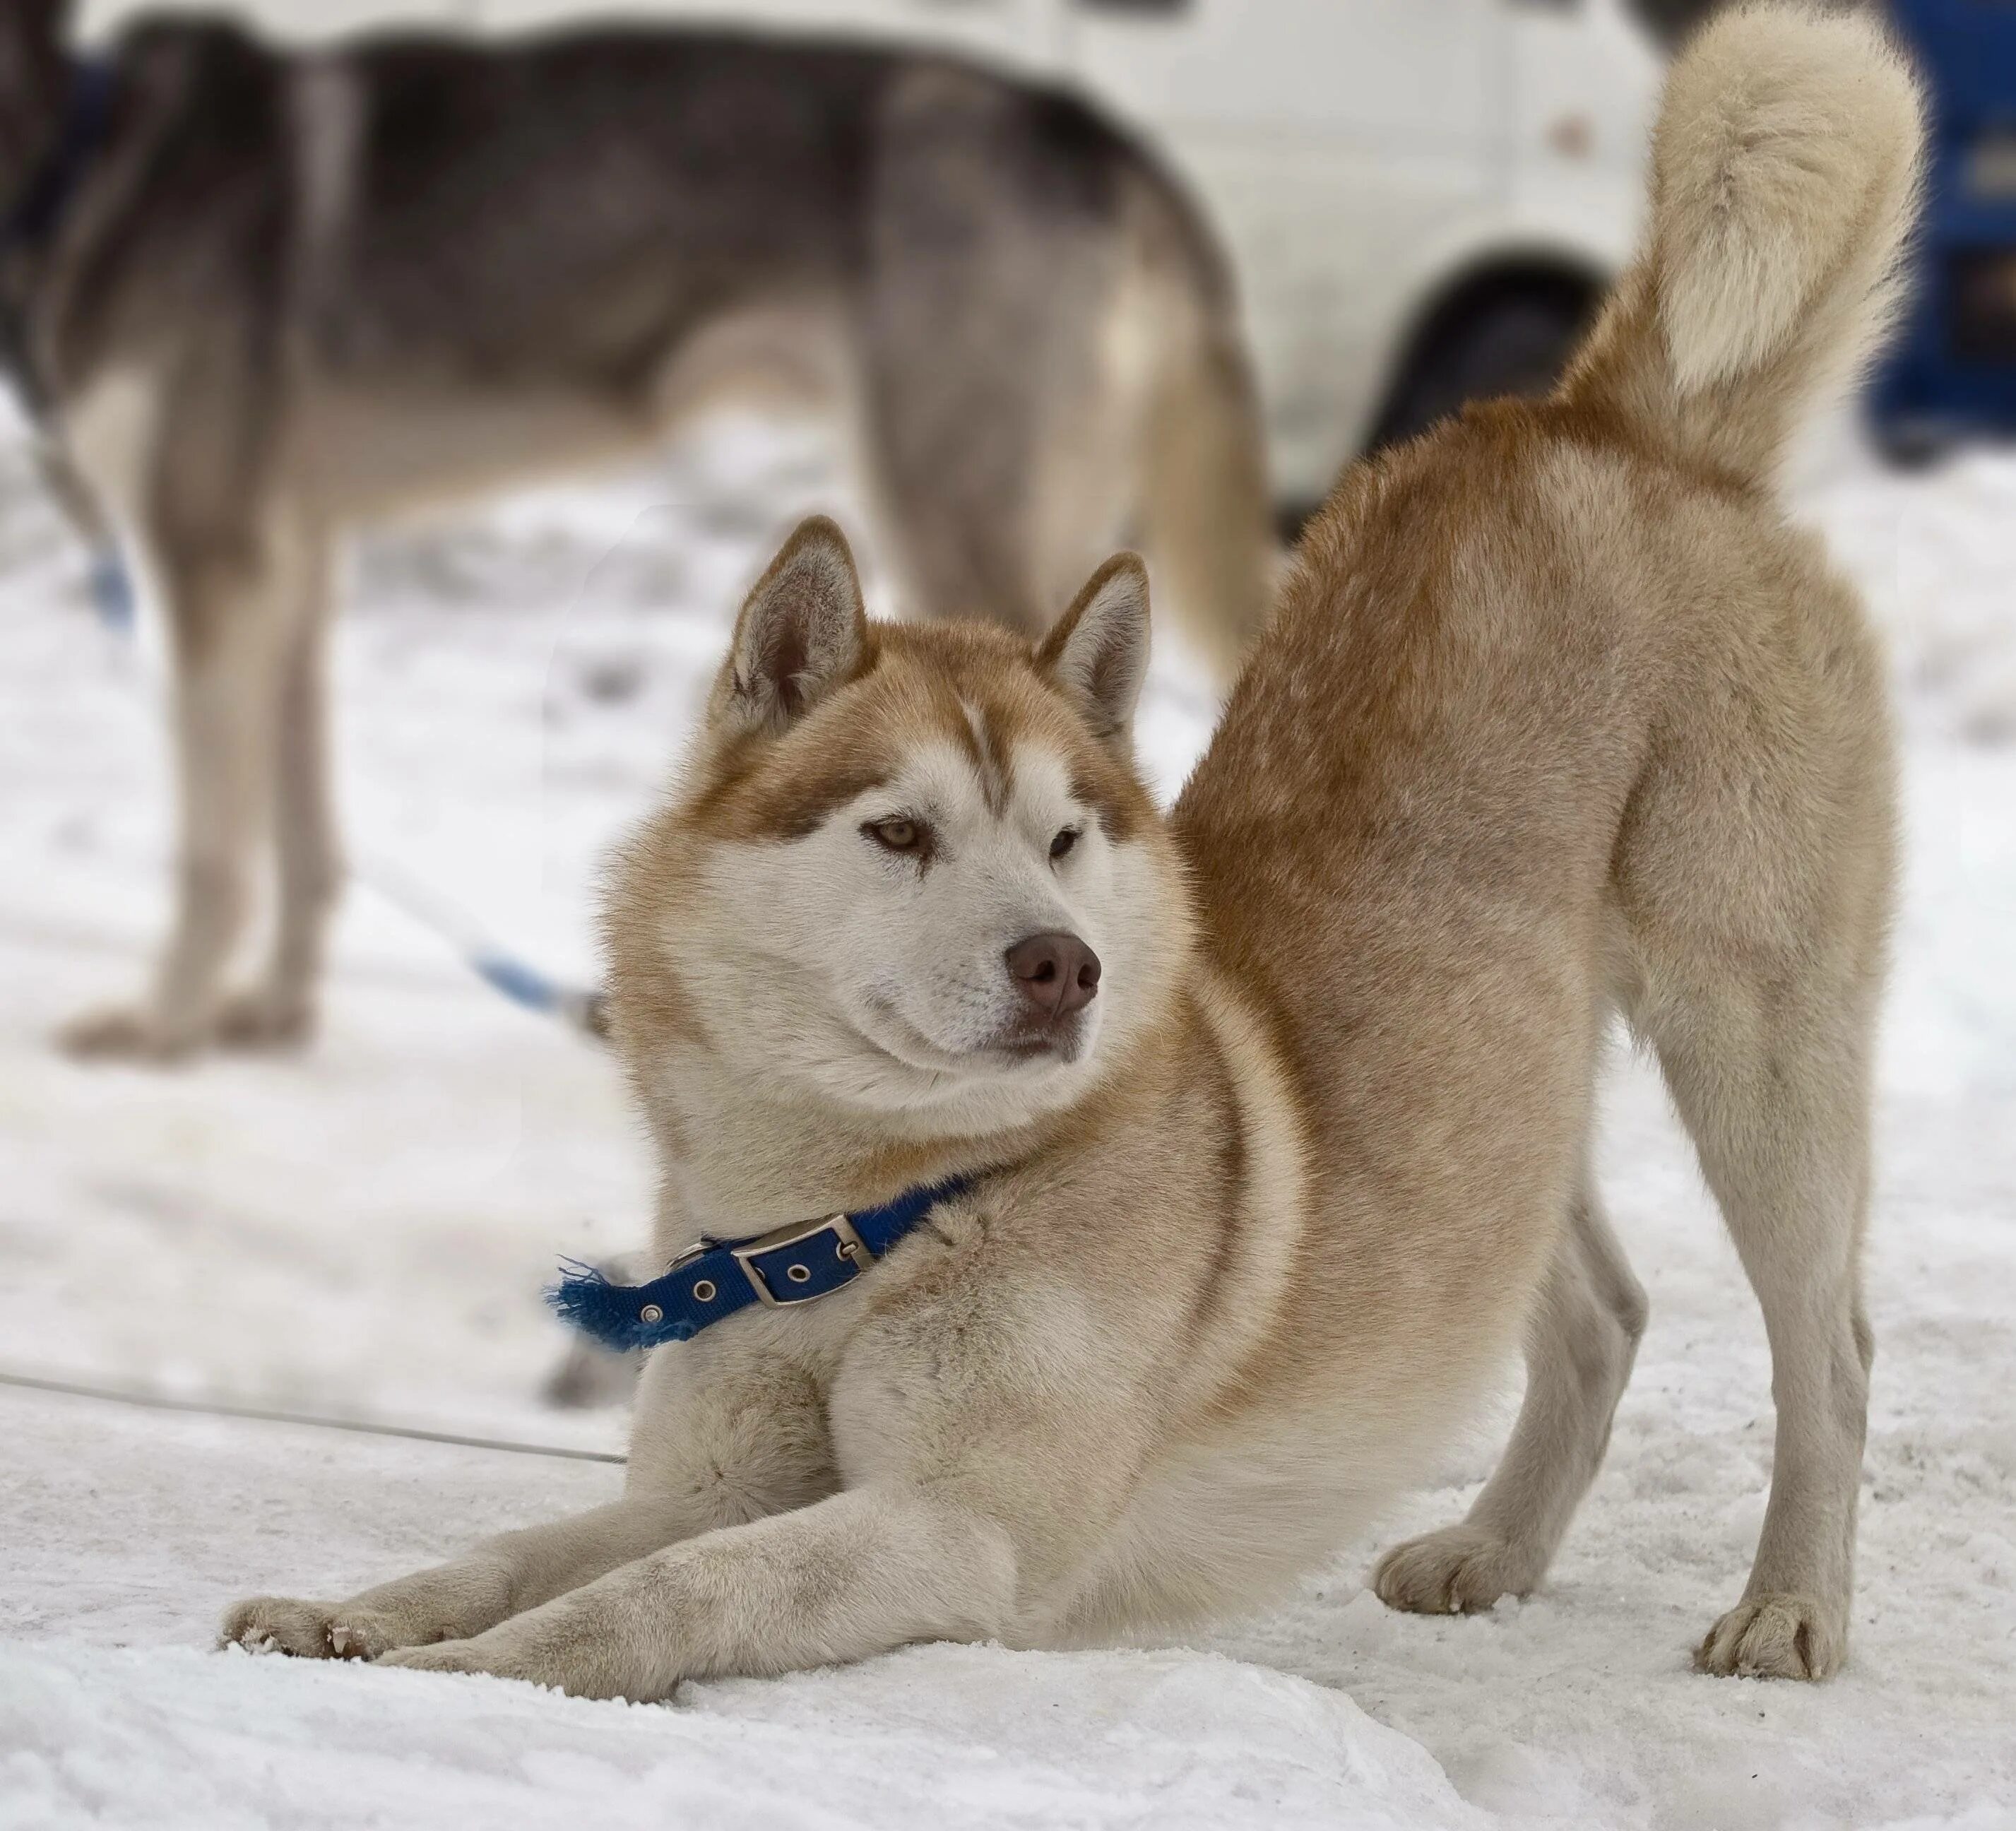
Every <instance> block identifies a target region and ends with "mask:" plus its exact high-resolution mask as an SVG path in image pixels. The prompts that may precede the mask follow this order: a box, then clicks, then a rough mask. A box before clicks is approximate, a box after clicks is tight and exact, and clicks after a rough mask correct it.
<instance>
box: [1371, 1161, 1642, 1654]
mask: <svg viewBox="0 0 2016 1831" xmlns="http://www.w3.org/2000/svg"><path fill="white" fill-rule="evenodd" d="M1644 1329H1645V1293H1644V1291H1643V1289H1642V1288H1640V1285H1639V1282H1638V1280H1637V1279H1636V1278H1634V1277H1633V1275H1632V1274H1631V1268H1630V1267H1629V1265H1628V1264H1625V1260H1624V1254H1623V1252H1622V1249H1621V1248H1620V1247H1619V1246H1618V1243H1617V1239H1616V1237H1615V1235H1613V1234H1612V1233H1611V1230H1610V1225H1609V1223H1608V1222H1607V1221H1606V1220H1605V1219H1604V1214H1603V1210H1602V1208H1601V1207H1600V1203H1598V1201H1597V1196H1596V1191H1595V1187H1594V1184H1593V1181H1592V1179H1591V1178H1590V1177H1589V1175H1588V1173H1587V1172H1586V1171H1585V1172H1584V1175H1583V1177H1582V1185H1581V1187H1580V1189H1579V1190H1578V1192H1577V1193H1576V1195H1575V1200H1574V1201H1573V1203H1571V1207H1570V1208H1569V1212H1568V1226H1567V1228H1566V1229H1565V1230H1564V1232H1563V1234H1562V1236H1561V1242H1560V1243H1559V1245H1558V1246H1556V1248H1555V1250H1554V1257H1553V1263H1552V1264H1551V1265H1550V1267H1549V1268H1548V1272H1547V1276H1546V1282H1545V1283H1544V1284H1543V1286H1542V1287H1541V1290H1540V1293H1539V1301H1538V1302H1537V1304H1535V1308H1534V1311H1533V1315H1532V1318H1531V1320H1530V1321H1529V1322H1528V1325H1527V1332H1526V1397H1525V1403H1524V1404H1523V1405H1521V1408H1520V1411H1519V1421H1518V1423H1517V1425H1516V1426H1514V1430H1513V1433H1512V1441H1511V1442H1510V1444H1509V1445H1508V1446H1507V1449H1506V1451H1505V1455H1504V1457H1503V1459H1502V1460H1501V1461H1500V1462H1499V1465H1498V1468H1497V1470H1496V1473H1494V1474H1493V1475H1492V1477H1491V1479H1490V1480H1489V1481H1488V1482H1487V1483H1485V1487H1484V1491H1483V1492H1482V1493H1481V1494H1480V1495H1478V1497H1477V1501H1476V1504H1475V1505H1473V1506H1472V1507H1471V1509H1470V1513H1469V1514H1468V1516H1467V1517H1466V1518H1465V1519H1464V1520H1463V1521H1462V1523H1460V1524H1458V1525H1455V1526H1449V1527H1444V1528H1443V1529H1442V1531H1439V1532H1431V1533H1428V1534H1426V1535H1425V1536H1424V1537H1422V1538H1415V1539H1409V1541H1407V1542H1406V1544H1404V1545H1395V1547H1394V1548H1393V1549H1392V1550H1391V1551H1389V1552H1388V1553H1387V1554H1386V1555H1385V1556H1384V1557H1383V1558H1382V1559H1380V1561H1379V1564H1378V1567H1377V1569H1376V1570H1374V1571H1373V1575H1372V1587H1373V1590H1374V1591H1375V1592H1377V1595H1378V1596H1379V1599H1380V1600H1381V1602H1383V1603H1386V1604H1387V1606H1388V1607H1390V1608H1395V1609H1407V1610H1412V1611H1413V1612H1414V1613H1427V1614H1453V1613H1458V1612H1461V1611H1466V1610H1472V1609H1488V1608H1489V1607H1490V1606H1491V1605H1492V1603H1495V1602H1496V1600H1497V1599H1499V1597H1500V1596H1501V1595H1525V1594H1527V1593H1528V1592H1529V1591H1531V1590H1532V1589H1534V1588H1536V1587H1537V1586H1538V1585H1539V1582H1540V1580H1541V1578H1542V1577H1544V1576H1545V1575H1546V1572H1547V1567H1548V1565H1549V1564H1550V1563H1552V1562H1553V1556H1554V1552H1555V1551H1556V1550H1557V1549H1558V1548H1559V1546H1560V1545H1561V1538H1562V1535H1563V1534H1564V1533H1566V1531H1568V1522H1569V1520H1571V1519H1572V1518H1573V1517H1574V1515H1575V1508H1576V1507H1577V1506H1578V1505H1579V1504H1580V1502H1581V1500H1582V1495H1584V1494H1585V1493H1586V1491H1588V1488H1589V1484H1590V1483H1591V1482H1592V1481H1593V1480H1595V1479H1596V1472H1597V1469H1598V1468H1600V1466H1602V1462H1603V1456H1604V1451H1605V1450H1606V1449H1607V1448H1608V1447H1609V1444H1610V1421H1611V1415H1612V1414H1613V1413H1614V1412H1615V1411H1616V1409H1617V1401H1618V1399H1619V1398H1622V1396H1623V1392H1624V1388H1625V1383H1627V1382H1628V1381H1629V1379H1630V1377H1631V1367H1632V1363H1633V1361H1634V1360H1635V1359H1636V1357H1637V1353H1638V1340H1639V1337H1640V1336H1641V1335H1642V1334H1643V1333H1644Z"/></svg>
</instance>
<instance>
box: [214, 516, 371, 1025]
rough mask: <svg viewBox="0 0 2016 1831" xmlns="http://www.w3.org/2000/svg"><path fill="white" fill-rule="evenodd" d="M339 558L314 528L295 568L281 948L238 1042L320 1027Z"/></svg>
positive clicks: (286, 702)
mask: <svg viewBox="0 0 2016 1831" xmlns="http://www.w3.org/2000/svg"><path fill="white" fill-rule="evenodd" d="M333 559H334V556H333V549H332V547H331V545H330V543H329V541H328V539H327V538H326V537H325V536H322V535H319V534H317V535H315V536H304V542H303V546H302V550H301V557H300V561H299V564H298V567H297V568H296V569H294V571H293V574H292V577H293V581H294V583H295V588H296V593H297V596H296V602H295V603H294V604H293V606H291V607H290V609H289V610H288V613H287V617H286V637H285V645H284V647H283V650H282V653H281V655H280V659H279V675H280V678H279V731H278V732H277V733H276V736H275V779H274V793H273V796H272V818H273V844H274V854H275V861H276V865H277V869H276V872H275V896H276V898H277V903H276V907H275V912H274V919H273V939H272V954H271V955H270V957H269V959H268V962H267V965H266V968H265V972H264V973H263V974H262V975H261V978H260V980H259V981H258V982H257V984H255V985H254V986H253V987H251V988H250V990H249V991H247V992H245V993H244V994H243V995H241V996H239V997H238V998H233V999H232V1000H231V1001H230V1002H229V1003H228V1004H227V1005H225V1009H224V1012H223V1014H222V1016H221V1020H220V1022H219V1024H218V1034H219V1035H220V1036H221V1038H223V1039H224V1040H225V1041H228V1042H235V1043H242V1044H247V1045H254V1046H258V1045H269V1044H275V1043H293V1042H299V1041H304V1040H305V1039H306V1038H308V1036H309V1035H310V1034H311V1032H312V1031H313V1029H314V1027H315V991H316V986H317V984H318V981H319V979H320V977H321V973H322V950H323V943H324V940H325V937H326V933H327V931H328V928H329V917H330V916H331V915H332V913H333V911H334V908H335V905H336V899H337V892H338V890H339V889H340V887H341V884H342V880H343V864H342V856H341V847H340V836H339V835H338V833H337V822H336V809H335V804H334V800H333V795H332V793H331V788H330V782H329V726H330V721H331V718H332V714H333V707H332V706H331V703H330V698H329V638H330V625H331V622H332V613H333V603H332V597H333V582H334V581H333Z"/></svg>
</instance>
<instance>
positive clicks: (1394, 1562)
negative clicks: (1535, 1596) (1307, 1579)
mask: <svg viewBox="0 0 2016 1831" xmlns="http://www.w3.org/2000/svg"><path fill="white" fill-rule="evenodd" d="M1531 1563H1532V1560H1531V1559H1528V1558H1525V1557H1523V1556H1520V1555H1519V1554H1518V1553H1517V1552H1514V1549H1513V1548H1512V1547H1511V1546H1510V1545H1507V1543H1506V1542H1505V1541H1504V1540H1503V1539H1502V1538H1499V1537H1498V1535H1497V1534H1496V1533H1492V1532H1487V1531H1485V1529H1484V1528H1483V1527H1481V1526H1447V1527H1444V1528H1443V1529H1442V1531H1439V1532H1430V1533H1427V1534H1424V1536H1422V1537H1421V1538H1410V1539H1409V1540H1408V1541H1406V1543H1405V1544H1404V1545H1395V1546H1394V1548H1393V1549H1391V1551H1389V1552H1388V1553H1387V1554H1386V1555H1385V1556H1384V1557H1383V1558H1381V1559H1380V1560H1379V1562H1378V1564H1377V1567H1375V1568H1374V1569H1373V1573H1372V1588H1373V1593H1374V1594H1375V1595H1377V1597H1378V1598H1379V1599H1380V1600H1381V1602H1383V1603H1385V1605H1386V1606H1388V1608H1389V1609H1405V1610H1406V1611H1407V1612H1408V1613H1409V1614H1415V1615H1456V1614H1467V1613H1470V1612H1471V1611H1472V1610H1478V1609H1488V1608H1489V1607H1490V1606H1491V1605H1492V1603H1495V1602H1496V1601H1497V1599H1499V1597H1500V1596H1501V1595H1525V1593H1526V1592H1527V1591H1528V1590H1529V1589H1531V1588H1532V1587H1533V1585H1535V1584H1536V1583H1537V1582H1539V1580H1540V1576H1541V1574H1542V1573H1541V1572H1539V1571H1538V1570H1534V1569H1532V1568H1531Z"/></svg>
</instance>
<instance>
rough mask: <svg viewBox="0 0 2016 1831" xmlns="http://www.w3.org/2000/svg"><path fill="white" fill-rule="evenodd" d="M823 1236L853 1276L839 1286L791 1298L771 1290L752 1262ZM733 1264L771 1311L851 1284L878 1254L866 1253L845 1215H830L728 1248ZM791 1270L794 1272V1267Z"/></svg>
mask: <svg viewBox="0 0 2016 1831" xmlns="http://www.w3.org/2000/svg"><path fill="white" fill-rule="evenodd" d="M823 1233H830V1234H831V1235H832V1236H833V1251H834V1254H835V1255H836V1257H840V1258H842V1259H846V1260H848V1261H851V1263H852V1264H853V1267H854V1273H852V1274H850V1275H848V1277H846V1278H844V1279H841V1282H840V1283H838V1284H828V1285H823V1286H821V1287H820V1288H819V1290H808V1291H807V1292H806V1293H805V1294H804V1295H803V1296H802V1297H794V1296H793V1295H792V1294H791V1293H790V1292H789V1291H787V1290H786V1291H779V1290H772V1288H771V1285H770V1281H769V1279H767V1278H765V1276H764V1275H763V1268H762V1267H761V1266H760V1265H758V1264H757V1263H756V1262H755V1261H757V1260H758V1259H759V1258H767V1257H769V1255H770V1254H772V1253H774V1252H776V1251H779V1250H781V1249H782V1248H783V1247H785V1246H797V1245H798V1244H800V1243H801V1242H803V1241H805V1240H808V1239H817V1238H818V1237H819V1235H821V1234H823ZM728 1250H729V1252H730V1253H732V1254H733V1255H734V1257H735V1262H736V1264H738V1265H740V1267H741V1268H742V1275H743V1277H745V1278H746V1279H748V1280H749V1287H750V1289H751V1290H753V1291H754V1292H755V1293H756V1294H757V1296H758V1297H760V1298H761V1300H763V1301H764V1302H765V1303H766V1304H769V1306H770V1308H772V1309H773V1310H783V1309H789V1308H791V1307H792V1306H793V1305H794V1304H809V1303H814V1302H816V1301H817V1300H819V1298H820V1297H830V1296H831V1295H832V1294H833V1293H834V1292H835V1291H836V1290H841V1288H842V1287H843V1286H845V1285H848V1284H851V1283H852V1282H854V1274H858V1273H859V1272H865V1271H866V1269H867V1268H869V1266H870V1265H872V1264H874V1263H875V1261H876V1257H877V1255H876V1254H873V1253H872V1252H870V1251H869V1250H868V1243H867V1241H866V1240H865V1239H862V1237H861V1236H860V1235H859V1234H858V1233H857V1232H855V1230H854V1223H853V1222H852V1221H850V1220H848V1218H847V1217H846V1216H845V1215H844V1214H833V1215H829V1216H828V1217H827V1218H826V1219H825V1220H823V1221H801V1222H799V1223H798V1225H796V1226H795V1227H780V1228H778V1229H777V1230H776V1232H774V1233H765V1234H763V1235H761V1236H760V1237H758V1238H757V1239H751V1240H744V1241H743V1243H741V1244H740V1246H730V1247H729V1249H728ZM794 1269H797V1268H794Z"/></svg>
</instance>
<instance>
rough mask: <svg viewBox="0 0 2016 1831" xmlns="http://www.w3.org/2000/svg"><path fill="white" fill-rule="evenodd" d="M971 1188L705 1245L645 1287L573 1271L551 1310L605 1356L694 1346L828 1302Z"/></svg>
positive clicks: (959, 1186)
mask: <svg viewBox="0 0 2016 1831" xmlns="http://www.w3.org/2000/svg"><path fill="white" fill-rule="evenodd" d="M972 1180H973V1179H972V1178H970V1177H967V1176H955V1177H953V1178H952V1179H951V1180H950V1181H949V1182H938V1183H933V1184H931V1185H929V1186H928V1187H927V1188H923V1189H910V1190H908V1191H906V1192H905V1193H904V1194H902V1195H900V1196H897V1198H896V1199H895V1200H894V1201H893V1202H885V1203H884V1204H883V1205H882V1206H881V1207H879V1208H863V1209H862V1210H860V1211H859V1213H857V1214H831V1215H829V1216H827V1218H826V1219H825V1220H823V1221H800V1222H798V1223H797V1225H794V1226H790V1227H780V1228H777V1229H776V1231H775V1232H771V1233H762V1234H758V1235H757V1236H755V1238H754V1239H744V1240H713V1239H703V1240H701V1241H700V1243H698V1244H697V1245H696V1246H690V1247H689V1248H688V1249H687V1250H686V1251H685V1252H683V1253H682V1254H680V1255H679V1257H678V1258H677V1259H675V1261H673V1263H672V1268H671V1270H670V1271H669V1272H667V1273H666V1274H665V1275H664V1277H662V1278H654V1279H652V1280H651V1282H650V1283H649V1284H614V1283H611V1282H610V1280H609V1279H607V1278H605V1277H603V1275H602V1274H601V1273H600V1272H598V1271H596V1269H595V1268H593V1267H592V1266H591V1265H580V1264H572V1263H571V1262H570V1269H568V1271H567V1275H565V1276H564V1277H563V1278H562V1279H561V1280H560V1282H559V1283H558V1284H557V1285H556V1286H554V1287H553V1289H552V1290H549V1291H548V1292H547V1293H546V1301H547V1302H548V1303H549V1304H552V1305H553V1308H555V1309H556V1311H559V1312H560V1315H562V1316H563V1317H564V1318H566V1319H567V1321H568V1322H571V1323H572V1324H573V1325H574V1327H575V1328H577V1329H579V1330H581V1333H583V1334H584V1335H591V1336H594V1338H595V1339H596V1340H597V1341H599V1342H600V1343H601V1344H603V1346H604V1347H612V1348H647V1347H657V1346H658V1344H660V1343H661V1342H668V1341H689V1340H692V1338H693V1336H696V1335H697V1334H699V1333H700V1331H701V1330H702V1329H706V1328H709V1327H711V1326H712V1325H714V1324H715V1323H716V1322H720V1321H721V1320H722V1318H724V1317H726V1316H732V1315H734V1314H735V1313H736V1311H738V1310H746V1309H747V1308H749V1306H750V1305H751V1304H765V1305H766V1306H768V1307H769V1308H772V1309H788V1308H790V1307H791V1306H792V1305H794V1304H808V1303H811V1302H812V1301H813V1300H815V1298H818V1297H830V1296H831V1295H832V1294H833V1292H835V1291H837V1290H840V1289H841V1287H842V1286H845V1285H849V1284H851V1283H852V1282H854V1281H855V1279H857V1278H859V1276H860V1275H861V1274H862V1272H865V1271H866V1269H867V1268H869V1266H870V1265H872V1264H874V1263H875V1261H877V1259H879V1258H880V1257H882V1255H883V1254H884V1253H886V1252H887V1251H888V1250H889V1249H890V1247H891V1246H894V1245H895V1243H897V1241H898V1240H899V1239H902V1237H903V1236H905V1234H906V1233H908V1232H910V1230H911V1229H912V1228H914V1227H915V1226H916V1225H917V1224H918V1222H919V1221H922V1220H923V1218H924V1217H925V1216H926V1215H927V1214H929V1213H930V1212H931V1210H932V1209H933V1208H934V1207H936V1206H937V1205H938V1203H940V1202H944V1201H949V1200H951V1199H952V1197H953V1196H956V1195H959V1194H962V1193H963V1192H964V1191H965V1190H966V1189H967V1188H968V1187H969V1186H970V1184H971V1182H972Z"/></svg>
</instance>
